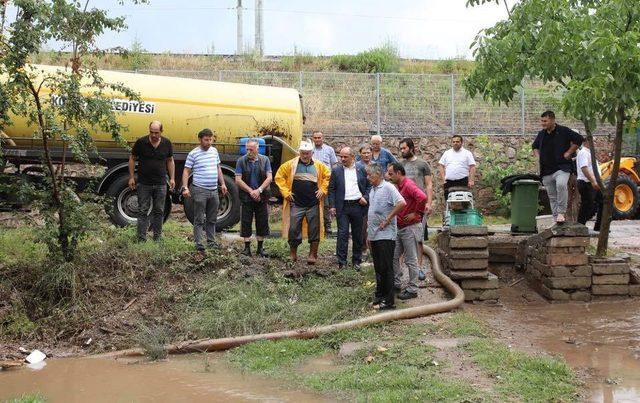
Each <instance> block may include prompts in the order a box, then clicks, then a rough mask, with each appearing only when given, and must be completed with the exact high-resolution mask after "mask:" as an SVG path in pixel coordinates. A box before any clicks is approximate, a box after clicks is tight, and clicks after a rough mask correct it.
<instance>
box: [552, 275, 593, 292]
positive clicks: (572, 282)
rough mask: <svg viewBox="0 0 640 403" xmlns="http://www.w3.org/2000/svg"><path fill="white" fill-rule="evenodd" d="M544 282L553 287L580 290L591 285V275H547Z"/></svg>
mask: <svg viewBox="0 0 640 403" xmlns="http://www.w3.org/2000/svg"><path fill="white" fill-rule="evenodd" d="M542 284H544V285H545V286H547V287H548V288H553V289H562V290H579V289H581V288H589V287H591V277H545V278H543V279H542Z"/></svg>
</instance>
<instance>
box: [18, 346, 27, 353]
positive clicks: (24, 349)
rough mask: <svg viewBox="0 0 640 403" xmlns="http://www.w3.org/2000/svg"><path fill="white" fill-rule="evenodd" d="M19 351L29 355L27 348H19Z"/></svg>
mask: <svg viewBox="0 0 640 403" xmlns="http://www.w3.org/2000/svg"><path fill="white" fill-rule="evenodd" d="M18 351H20V352H21V353H22V354H29V350H27V349H26V348H24V347H19V348H18Z"/></svg>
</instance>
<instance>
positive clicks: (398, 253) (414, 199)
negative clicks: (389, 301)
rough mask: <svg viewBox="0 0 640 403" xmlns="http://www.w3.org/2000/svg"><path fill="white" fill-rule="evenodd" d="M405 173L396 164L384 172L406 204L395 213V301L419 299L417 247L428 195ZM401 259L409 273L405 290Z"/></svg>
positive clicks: (401, 167) (420, 238) (402, 167)
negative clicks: (396, 222)
mask: <svg viewBox="0 0 640 403" xmlns="http://www.w3.org/2000/svg"><path fill="white" fill-rule="evenodd" d="M405 173H406V172H405V169H404V166H402V164H400V163H398V162H394V163H393V164H391V165H389V169H388V171H387V176H388V177H389V180H390V181H391V182H392V183H393V184H395V185H396V186H397V187H398V190H399V191H400V195H401V196H402V198H403V199H404V201H405V202H406V203H407V204H406V206H405V207H404V208H403V209H402V210H401V211H400V212H399V213H398V217H397V220H398V237H397V239H396V245H395V251H394V254H393V272H394V276H395V277H394V286H395V288H397V289H402V292H401V293H400V295H398V298H399V299H403V300H404V299H411V298H416V297H417V296H418V253H419V252H418V244H419V242H420V241H422V215H423V214H424V211H425V207H424V206H425V204H426V203H427V196H426V195H425V194H424V192H423V191H422V190H420V188H419V187H418V186H417V185H416V184H415V182H414V181H412V180H411V179H409V178H408V177H406V176H405ZM400 257H404V263H405V264H406V265H407V269H408V271H409V282H408V284H407V286H406V287H403V282H402V278H403V277H404V275H403V272H402V267H401V266H400Z"/></svg>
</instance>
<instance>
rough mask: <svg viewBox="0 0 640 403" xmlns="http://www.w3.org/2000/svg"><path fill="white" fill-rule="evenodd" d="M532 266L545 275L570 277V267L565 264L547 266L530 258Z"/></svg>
mask: <svg viewBox="0 0 640 403" xmlns="http://www.w3.org/2000/svg"><path fill="white" fill-rule="evenodd" d="M531 263H532V266H533V267H534V268H535V269H536V270H538V271H539V272H540V273H542V274H543V275H544V276H546V277H570V276H571V269H569V267H567V266H549V265H548V264H544V263H541V262H540V261H539V260H537V259H532V261H531Z"/></svg>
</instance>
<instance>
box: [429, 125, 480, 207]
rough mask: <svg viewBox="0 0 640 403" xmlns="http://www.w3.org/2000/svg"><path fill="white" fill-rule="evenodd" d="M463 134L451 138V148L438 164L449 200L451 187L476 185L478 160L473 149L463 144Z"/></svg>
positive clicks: (445, 198)
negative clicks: (468, 148) (470, 149)
mask: <svg viewBox="0 0 640 403" xmlns="http://www.w3.org/2000/svg"><path fill="white" fill-rule="evenodd" d="M462 143H463V140H462V136H459V135H455V136H453V137H452V138H451V148H450V149H448V150H447V151H445V152H444V154H442V157H440V161H438V164H439V165H440V176H441V178H442V183H443V184H444V185H443V188H444V200H445V203H446V201H447V197H448V196H449V189H451V188H452V187H456V186H461V187H469V188H472V187H473V186H474V185H475V177H476V160H475V159H474V158H473V154H472V153H471V151H469V150H467V149H466V148H464V147H463V146H462Z"/></svg>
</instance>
